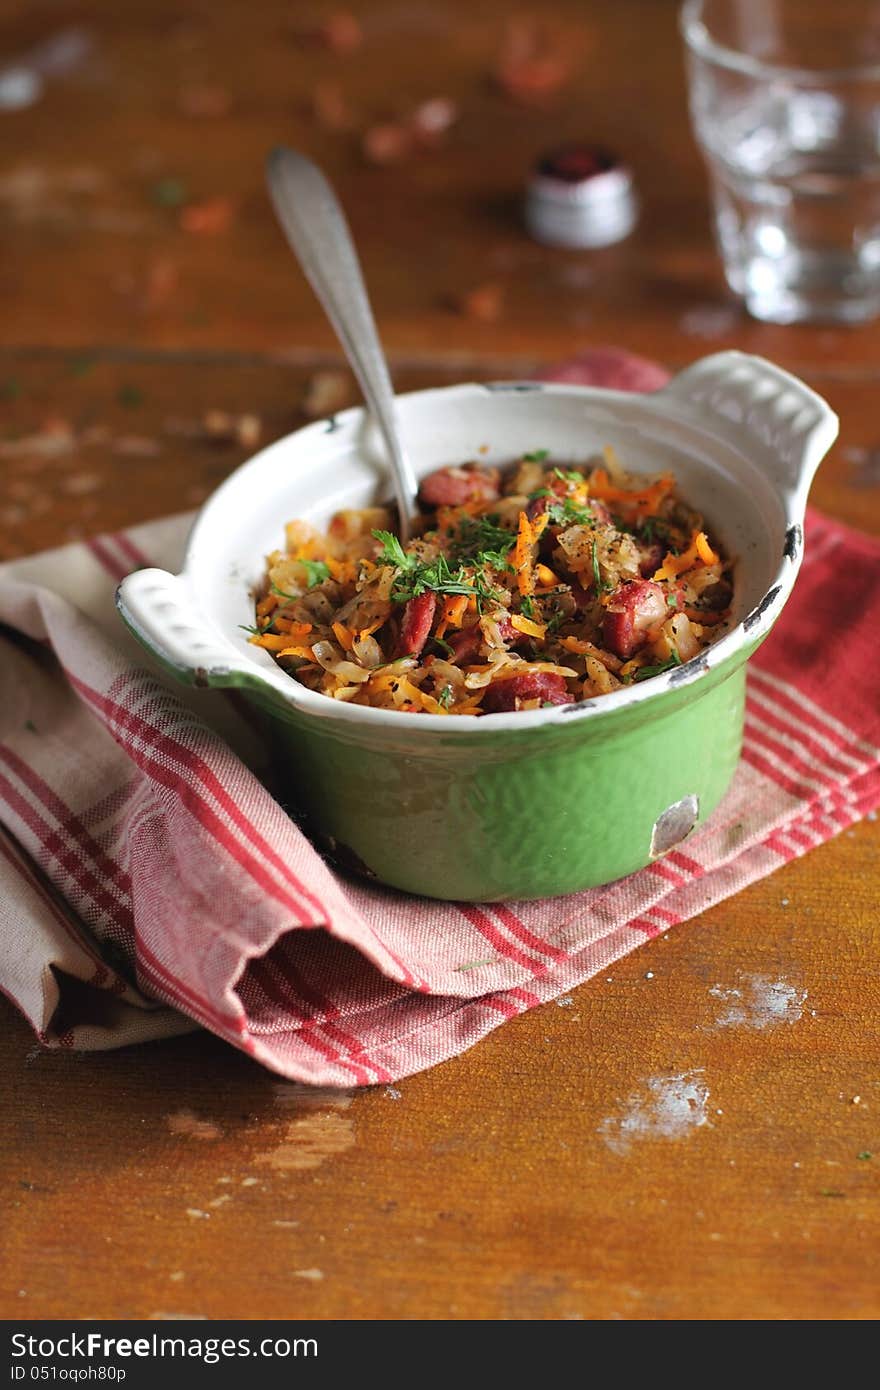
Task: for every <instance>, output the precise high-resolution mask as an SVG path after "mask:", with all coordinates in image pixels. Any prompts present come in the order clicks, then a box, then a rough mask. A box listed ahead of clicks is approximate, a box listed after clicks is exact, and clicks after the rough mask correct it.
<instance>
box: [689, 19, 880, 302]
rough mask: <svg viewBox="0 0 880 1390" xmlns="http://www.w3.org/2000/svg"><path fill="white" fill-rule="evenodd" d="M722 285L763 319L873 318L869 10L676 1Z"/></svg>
mask: <svg viewBox="0 0 880 1390" xmlns="http://www.w3.org/2000/svg"><path fill="white" fill-rule="evenodd" d="M681 29H682V33H683V35H684V39H685V44H686V48H687V58H688V75H689V83H690V107H691V116H692V119H693V124H694V130H695V133H696V137H697V140H698V142H699V145H700V147H701V149H702V152H703V155H704V158H705V160H706V163H707V165H708V168H709V173H710V177H711V183H712V196H713V205H714V223H715V234H716V238H717V241H718V247H719V250H720V253H721V258H722V261H723V264H724V272H725V275H726V277H727V281H728V284H729V285H730V287H731V289H732V290H734V292H735V293H736V294H737V295H740V296H741V297H742V298H743V299H744V300H745V303H746V307H747V308H748V310H749V312H750V313H751V314H753V315H754V317H755V318H758V319H764V320H766V321H768V322H771V323H797V322H826V323H827V322H831V323H860V322H863V321H864V320H867V319H871V318H873V317H874V316H875V315H877V314H878V313H880V3H878V0H686V3H685V4H684V5H683V7H682V10H681Z"/></svg>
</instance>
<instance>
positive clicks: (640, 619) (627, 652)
mask: <svg viewBox="0 0 880 1390" xmlns="http://www.w3.org/2000/svg"><path fill="white" fill-rule="evenodd" d="M666 616H667V607H666V596H665V594H664V593H663V590H662V589H661V587H660V585H659V584H655V583H654V582H653V580H651V579H630V580H627V582H626V583H625V584H618V586H617V588H616V589H615V590H614V593H613V594H612V595H611V599H610V602H609V603H608V606H607V607H606V609H605V618H604V621H603V624H602V635H603V638H604V641H605V646H606V647H608V649H609V650H610V651H612V652H614V654H615V656H619V657H622V658H623V660H624V661H626V660H628V659H629V657H631V656H633V655H634V653H635V652H637V651H638V650H639V648H640V647H643V646H644V645H645V643H646V642H647V640H648V633H649V631H650V629H651V628H653V627H656V626H657V625H658V623H662V622H663V620H664V618H665V617H666Z"/></svg>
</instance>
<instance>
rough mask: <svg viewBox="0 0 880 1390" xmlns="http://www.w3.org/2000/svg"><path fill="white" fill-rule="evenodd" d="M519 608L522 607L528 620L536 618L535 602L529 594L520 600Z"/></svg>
mask: <svg viewBox="0 0 880 1390" xmlns="http://www.w3.org/2000/svg"><path fill="white" fill-rule="evenodd" d="M519 606H520V608H521V609H522V611H523V612H524V613H525V615H526V617H527V618H534V616H535V604H534V600H533V599H532V598H531V597H530V596H529V595H528V594H526V595H525V596H524V597H523V598H522V599H520V605H519Z"/></svg>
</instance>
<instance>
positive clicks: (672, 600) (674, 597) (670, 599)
mask: <svg viewBox="0 0 880 1390" xmlns="http://www.w3.org/2000/svg"><path fill="white" fill-rule="evenodd" d="M666 602H667V604H668V606H669V607H670V608H677V607H678V594H677V593H675V594H667V595H666Z"/></svg>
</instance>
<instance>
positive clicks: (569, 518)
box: [547, 497, 596, 526]
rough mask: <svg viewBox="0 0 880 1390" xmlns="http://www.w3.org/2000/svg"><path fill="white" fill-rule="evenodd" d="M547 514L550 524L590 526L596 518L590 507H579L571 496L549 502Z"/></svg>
mask: <svg viewBox="0 0 880 1390" xmlns="http://www.w3.org/2000/svg"><path fill="white" fill-rule="evenodd" d="M547 515H548V516H549V518H550V525H551V526H591V525H592V524H593V522H594V521H595V520H596V517H595V513H594V512H593V509H592V507H589V506H587V507H579V506H578V504H577V502H575V501H574V499H573V498H572V497H563V498H561V499H560V500H559V501H557V502H551V503H550V506H549V507H548V508H547Z"/></svg>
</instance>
